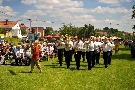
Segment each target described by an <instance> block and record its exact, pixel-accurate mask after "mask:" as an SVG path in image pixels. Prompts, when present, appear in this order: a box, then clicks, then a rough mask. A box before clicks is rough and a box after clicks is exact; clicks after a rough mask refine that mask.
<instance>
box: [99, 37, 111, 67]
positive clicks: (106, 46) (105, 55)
mask: <svg viewBox="0 0 135 90" xmlns="http://www.w3.org/2000/svg"><path fill="white" fill-rule="evenodd" d="M103 42H104V43H103V44H102V45H101V47H102V49H103V59H104V64H105V68H107V66H108V59H109V57H108V53H109V52H108V50H109V48H110V47H112V45H111V43H108V39H107V38H105V39H104V40H103Z"/></svg>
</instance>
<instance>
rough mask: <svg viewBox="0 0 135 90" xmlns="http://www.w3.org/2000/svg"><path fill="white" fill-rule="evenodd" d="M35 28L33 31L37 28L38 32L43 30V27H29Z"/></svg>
mask: <svg viewBox="0 0 135 90" xmlns="http://www.w3.org/2000/svg"><path fill="white" fill-rule="evenodd" d="M31 28H33V29H34V30H35V32H36V31H37V30H38V32H41V33H42V32H43V31H44V28H43V27H31Z"/></svg>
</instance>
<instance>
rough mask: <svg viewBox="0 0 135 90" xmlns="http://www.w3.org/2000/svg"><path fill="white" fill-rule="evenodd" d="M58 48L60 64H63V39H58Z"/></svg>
mask: <svg viewBox="0 0 135 90" xmlns="http://www.w3.org/2000/svg"><path fill="white" fill-rule="evenodd" d="M57 49H58V60H59V64H60V66H62V61H63V54H64V42H63V40H62V39H61V40H59V41H58V45H57Z"/></svg>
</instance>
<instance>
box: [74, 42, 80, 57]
mask: <svg viewBox="0 0 135 90" xmlns="http://www.w3.org/2000/svg"><path fill="white" fill-rule="evenodd" d="M74 50H75V54H77V51H78V50H79V47H78V42H77V44H76V45H75V48H74Z"/></svg>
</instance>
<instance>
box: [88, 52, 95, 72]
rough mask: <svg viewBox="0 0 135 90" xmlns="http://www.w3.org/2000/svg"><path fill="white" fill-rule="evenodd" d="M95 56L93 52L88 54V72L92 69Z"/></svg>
mask: <svg viewBox="0 0 135 90" xmlns="http://www.w3.org/2000/svg"><path fill="white" fill-rule="evenodd" d="M93 54H94V52H93V51H89V52H86V59H87V62H88V70H90V69H91V68H92V65H91V64H92V59H93Z"/></svg>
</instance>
